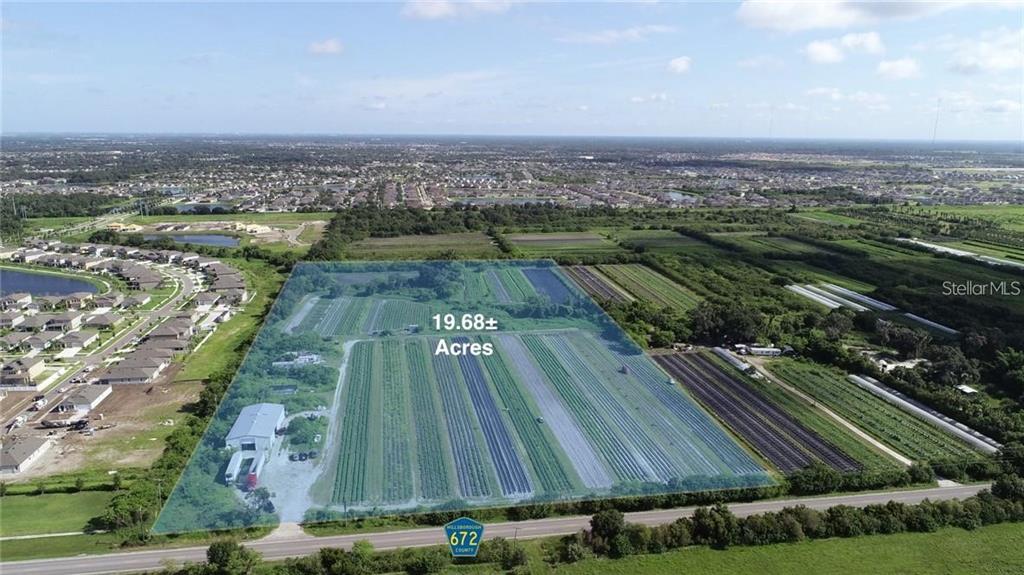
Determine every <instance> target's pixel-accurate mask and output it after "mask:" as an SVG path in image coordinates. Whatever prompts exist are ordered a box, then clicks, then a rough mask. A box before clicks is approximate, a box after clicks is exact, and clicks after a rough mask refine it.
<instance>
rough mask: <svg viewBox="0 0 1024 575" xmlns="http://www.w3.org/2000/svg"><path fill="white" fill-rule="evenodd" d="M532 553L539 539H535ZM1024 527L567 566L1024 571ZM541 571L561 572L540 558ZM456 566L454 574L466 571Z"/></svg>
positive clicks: (694, 570)
mask: <svg viewBox="0 0 1024 575" xmlns="http://www.w3.org/2000/svg"><path fill="white" fill-rule="evenodd" d="M528 545H530V548H531V551H534V553H537V552H536V551H535V549H536V547H537V544H536V543H532V542H531V543H529V544H528ZM1022 545H1024V529H1021V526H1020V524H1016V525H1015V524H1006V525H993V526H989V527H983V528H981V529H978V530H976V531H964V530H962V529H955V528H950V529H943V530H941V531H939V532H937V533H901V534H898V535H877V536H872V537H860V538H855V539H826V540H823V541H808V542H804V543H793V544H781V545H769V546H765V547H733V548H730V549H726V550H724V551H718V550H714V549H710V548H707V547H701V548H692V549H682V550H680V551H673V552H669V553H663V554H661V555H644V556H639V557H629V558H626V559H619V560H614V561H613V560H608V559H586V560H583V561H581V562H579V563H576V564H574V565H566V566H559V567H558V569H557V572H558V573H561V574H567V575H585V574H586V575H590V574H598V573H600V574H601V575H618V574H622V575H634V574H636V573H644V574H647V575H660V574H665V575H677V574H679V573H687V574H688V575H722V574H724V573H729V574H730V575H769V574H772V575H774V574H778V575H782V574H793V575H803V574H805V573H814V574H816V575H875V574H878V573H900V574H903V575H932V574H936V575H937V574H940V573H941V574H942V575H961V574H962V575H987V574H993V575H994V574H1006V575H1008V574H1010V573H1021V572H1022V571H1024V553H1021V552H1020V549H1021V546H1022ZM531 567H535V568H534V569H531V572H533V573H547V572H553V571H555V570H554V569H552V568H551V567H550V566H548V565H546V564H544V563H541V562H540V561H539V560H538V561H535V562H533V563H531ZM464 571H467V570H464V569H453V572H460V573H461V572H464Z"/></svg>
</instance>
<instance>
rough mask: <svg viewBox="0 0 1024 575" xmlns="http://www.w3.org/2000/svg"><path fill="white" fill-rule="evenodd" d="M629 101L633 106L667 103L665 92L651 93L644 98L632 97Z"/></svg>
mask: <svg viewBox="0 0 1024 575" xmlns="http://www.w3.org/2000/svg"><path fill="white" fill-rule="evenodd" d="M629 101H630V102H633V103H634V104H648V103H651V102H667V101H668V94H666V93H665V92H653V93H651V94H648V95H646V96H633V97H632V98H630V99H629Z"/></svg>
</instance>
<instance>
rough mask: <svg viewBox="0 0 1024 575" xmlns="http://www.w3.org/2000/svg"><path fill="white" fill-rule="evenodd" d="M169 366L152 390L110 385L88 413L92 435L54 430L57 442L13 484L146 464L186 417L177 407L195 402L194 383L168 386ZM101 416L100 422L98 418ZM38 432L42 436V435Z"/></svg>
mask: <svg viewBox="0 0 1024 575" xmlns="http://www.w3.org/2000/svg"><path fill="white" fill-rule="evenodd" d="M175 371H177V370H176V369H175V368H174V367H172V368H171V369H168V371H167V372H166V373H165V374H164V375H163V377H161V379H160V382H159V383H156V384H153V385H119V386H114V389H113V391H112V393H111V394H110V396H109V397H108V398H107V399H106V400H105V401H103V403H101V404H100V405H99V406H98V407H97V408H96V409H95V410H94V412H93V413H92V415H91V417H90V425H91V426H93V427H95V428H99V427H101V426H103V425H110V424H113V425H114V427H112V428H109V429H96V430H95V431H94V432H93V434H92V435H87V434H85V433H81V432H74V431H68V430H56V432H55V433H54V435H53V436H52V437H54V438H55V439H57V441H56V443H55V444H54V446H53V448H51V449H50V451H49V452H47V453H46V454H45V455H44V456H43V457H42V458H41V459H40V460H39V461H38V462H37V463H36V464H35V465H33V466H32V467H31V468H29V469H28V470H27V471H25V472H23V473H21V474H19V476H18V477H17V480H18V481H22V480H27V479H33V478H36V477H43V476H47V475H52V474H56V473H66V472H72V471H80V470H85V469H104V470H106V469H117V468H122V467H144V466H148V465H150V464H151V463H152V462H153V461H154V460H155V459H156V458H157V457H159V456H160V453H161V452H162V451H163V448H164V442H165V441H166V439H167V436H168V435H170V434H171V432H172V431H174V429H175V427H176V426H178V425H180V424H181V421H182V418H183V417H184V416H185V414H184V413H182V411H181V407H182V406H183V405H185V404H187V403H190V402H193V401H195V400H196V398H198V397H199V392H200V390H201V389H202V384H201V383H200V382H198V381H183V382H176V383H169V382H171V381H173V379H174V372H175ZM99 414H103V419H102V420H101V419H99ZM34 431H39V433H41V434H46V433H47V432H46V431H40V430H34Z"/></svg>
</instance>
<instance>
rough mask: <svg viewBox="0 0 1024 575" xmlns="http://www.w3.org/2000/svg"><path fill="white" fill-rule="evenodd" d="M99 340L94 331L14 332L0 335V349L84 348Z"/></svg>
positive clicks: (8, 350)
mask: <svg viewBox="0 0 1024 575" xmlns="http://www.w3.org/2000/svg"><path fill="white" fill-rule="evenodd" d="M99 340H100V334H99V332H96V331H73V332H70V333H65V332H62V331H43V332H39V333H26V332H20V331H19V332H14V333H9V334H7V335H4V336H0V351H6V352H14V351H25V352H29V351H33V350H35V351H46V350H48V349H70V348H77V349H85V348H87V347H89V346H91V345H92V344H94V343H96V342H98V341H99Z"/></svg>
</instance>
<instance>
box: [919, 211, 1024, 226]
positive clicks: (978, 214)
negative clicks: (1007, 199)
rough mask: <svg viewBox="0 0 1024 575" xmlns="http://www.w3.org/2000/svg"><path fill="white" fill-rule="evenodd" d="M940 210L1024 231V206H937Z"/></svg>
mask: <svg viewBox="0 0 1024 575" xmlns="http://www.w3.org/2000/svg"><path fill="white" fill-rule="evenodd" d="M931 209H935V210H937V211H940V212H946V213H950V214H957V215H961V216H971V217H975V218H983V219H986V220H990V221H993V222H997V223H999V224H1000V225H1002V226H1003V227H1004V228H1006V229H1009V230H1015V231H1018V232H1024V206H936V207H933V208H931Z"/></svg>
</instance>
